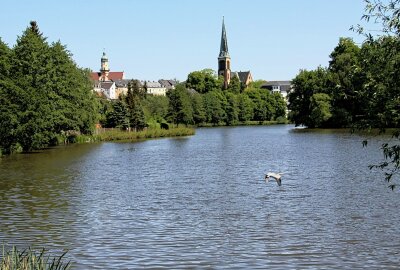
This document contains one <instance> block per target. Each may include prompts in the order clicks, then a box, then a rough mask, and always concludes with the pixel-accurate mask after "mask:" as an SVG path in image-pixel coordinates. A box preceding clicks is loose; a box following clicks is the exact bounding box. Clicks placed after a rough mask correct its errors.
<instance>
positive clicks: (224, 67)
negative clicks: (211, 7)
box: [218, 18, 253, 89]
mask: <svg viewBox="0 0 400 270" xmlns="http://www.w3.org/2000/svg"><path fill="white" fill-rule="evenodd" d="M218 76H222V77H223V78H224V89H227V88H228V85H229V83H230V81H231V78H232V76H237V77H238V78H239V81H240V83H241V84H242V85H244V86H245V87H247V86H248V85H249V83H251V82H252V81H253V77H252V76H251V72H250V71H245V72H242V71H238V72H231V57H230V55H229V50H228V39H227V37H226V29H225V21H224V18H222V33H221V46H220V50H219V55H218Z"/></svg>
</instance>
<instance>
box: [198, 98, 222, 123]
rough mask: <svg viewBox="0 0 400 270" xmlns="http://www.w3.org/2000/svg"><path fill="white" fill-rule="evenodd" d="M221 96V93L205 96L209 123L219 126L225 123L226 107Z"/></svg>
mask: <svg viewBox="0 0 400 270" xmlns="http://www.w3.org/2000/svg"><path fill="white" fill-rule="evenodd" d="M221 95H222V92H221V91H211V92H208V93H206V94H204V96H203V100H204V108H205V112H206V119H207V122H208V123H211V124H213V125H219V124H220V123H222V122H223V121H225V117H226V112H225V110H224V107H225V105H224V104H223V101H222V99H221Z"/></svg>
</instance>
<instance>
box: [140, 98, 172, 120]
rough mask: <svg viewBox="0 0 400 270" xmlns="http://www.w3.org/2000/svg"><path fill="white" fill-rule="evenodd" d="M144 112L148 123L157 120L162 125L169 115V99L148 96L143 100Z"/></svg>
mask: <svg viewBox="0 0 400 270" xmlns="http://www.w3.org/2000/svg"><path fill="white" fill-rule="evenodd" d="M143 110H144V115H145V118H146V122H149V121H151V120H155V121H157V122H158V123H162V122H164V121H165V119H166V117H167V114H168V98H167V97H165V96H154V95H148V96H147V98H146V99H145V100H143Z"/></svg>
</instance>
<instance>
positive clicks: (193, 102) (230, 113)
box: [147, 69, 286, 125]
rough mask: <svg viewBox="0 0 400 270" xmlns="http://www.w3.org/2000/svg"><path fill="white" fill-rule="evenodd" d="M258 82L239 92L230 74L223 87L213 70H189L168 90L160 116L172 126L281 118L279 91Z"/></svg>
mask: <svg viewBox="0 0 400 270" xmlns="http://www.w3.org/2000/svg"><path fill="white" fill-rule="evenodd" d="M261 84H262V82H260V81H257V82H254V83H253V84H251V85H250V86H249V87H248V88H247V89H245V90H244V91H242V89H241V85H240V81H239V78H237V77H233V78H232V80H231V84H230V85H229V87H228V89H226V90H223V89H222V85H223V84H222V81H221V78H220V77H217V76H216V74H215V72H214V71H213V70H211V69H205V70H202V71H194V72H191V73H190V74H189V75H188V79H187V81H186V82H185V83H182V84H178V85H177V86H176V88H175V89H171V90H169V91H168V93H167V97H168V110H167V113H166V114H164V119H166V120H168V121H170V122H172V123H174V124H176V125H177V124H185V125H207V124H211V125H237V124H239V123H245V122H248V121H258V122H259V123H262V122H264V121H271V120H276V119H278V118H279V119H282V118H283V119H284V118H285V116H286V102H285V100H284V99H283V97H282V96H281V95H280V94H272V93H271V92H270V91H268V90H266V89H261ZM147 110H150V111H151V110H152V109H151V108H148V109H147Z"/></svg>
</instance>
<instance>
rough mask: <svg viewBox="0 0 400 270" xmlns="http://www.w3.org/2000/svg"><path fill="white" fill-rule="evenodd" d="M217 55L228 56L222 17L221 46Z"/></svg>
mask: <svg viewBox="0 0 400 270" xmlns="http://www.w3.org/2000/svg"><path fill="white" fill-rule="evenodd" d="M219 57H229V52H228V39H227V38H226V30H225V22H224V19H222V33H221V47H220V50H219Z"/></svg>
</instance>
